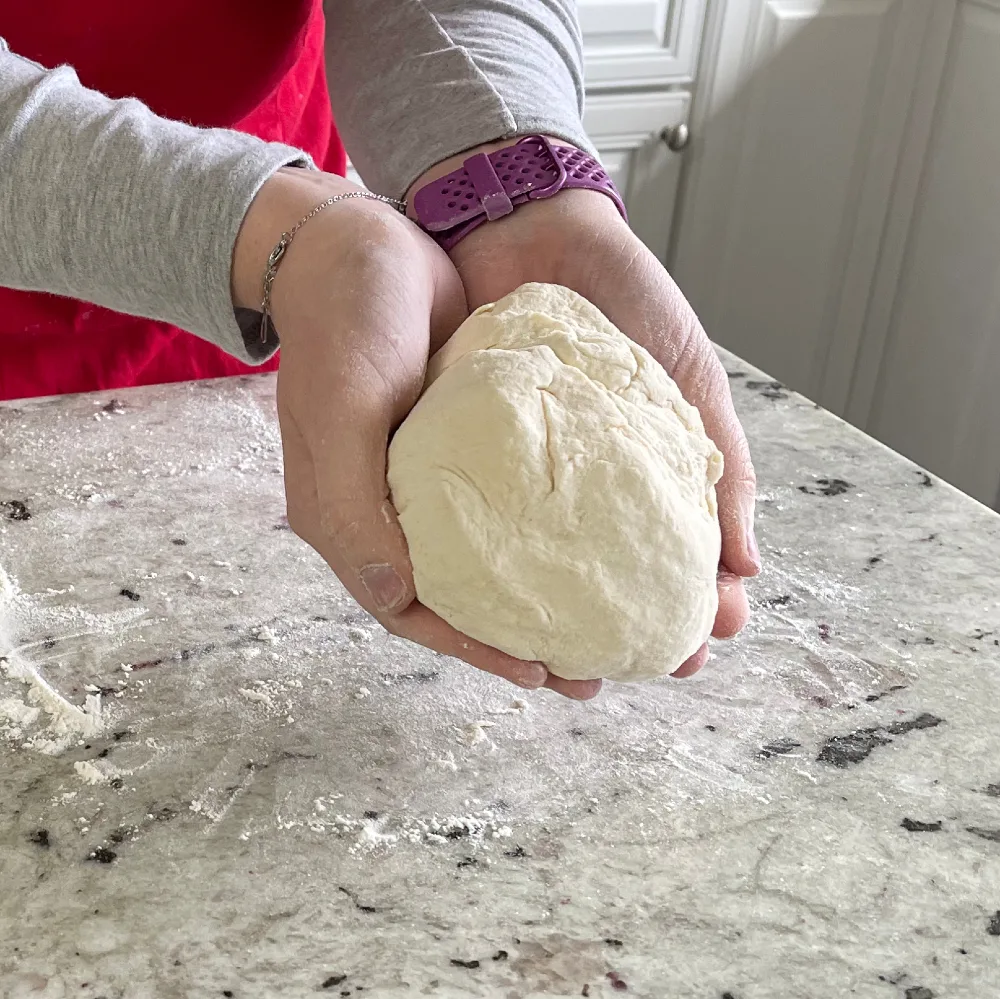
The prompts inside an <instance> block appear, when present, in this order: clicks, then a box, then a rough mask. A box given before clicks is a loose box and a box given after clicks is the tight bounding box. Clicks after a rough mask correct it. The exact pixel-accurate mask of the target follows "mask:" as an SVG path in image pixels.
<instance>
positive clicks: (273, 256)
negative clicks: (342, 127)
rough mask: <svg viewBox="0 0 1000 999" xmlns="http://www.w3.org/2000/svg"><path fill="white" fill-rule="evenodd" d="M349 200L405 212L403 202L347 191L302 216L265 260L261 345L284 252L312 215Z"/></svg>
mask: <svg viewBox="0 0 1000 999" xmlns="http://www.w3.org/2000/svg"><path fill="white" fill-rule="evenodd" d="M349 198H365V199H367V200H368V201H381V202H382V203H383V204H386V205H392V207H393V208H395V209H396V211H398V212H405V211H406V202H405V201H399V200H398V199H396V198H387V197H386V196H385V195H384V194H372V193H371V191H347V192H346V193H344V194H335V195H334V196H333V197H332V198H327V199H326V201H324V202H322V203H321V204H318V205H317V206H316V207H315V208H314V209H313V210H312V211H311V212H309V214H308V215H303V216H302V218H300V219H299V220H298V222H296V223H295V225H293V226H292V228H291V229H289V230H288V232H283V233H282V234H281V239H279V240H278V242H277V244H276V245H275V247H274V249H273V250H272V251H271V253H270V255H269V256H268V258H267V270H266V271H265V272H264V297H263V299H262V301H261V303H260V311H261V312H263V313H264V315H263V318H262V319H261V323H260V342H261V343H267V331H268V326H270V327H271V328H272V329H273V328H274V323H273V321H272V320H271V286H272V285H273V284H274V276H275V274H277V273H278V265H279V264H280V263H281V258H282V257H284V255H285V251H286V250H287V249H288V247H289V244H290V243H291V242H292V239H293V237H294V236H295V234H296V233H297V232H298V231H299V229H301V228H302V227H303V226H304V225H305V224H306V223H307V222H308V221H309V220H310V219H311V218H312V217H313V216H314V215H318V214H319V213H320V212H321V211H323V209H324V208H329V207H330V205H335V204H337V202H338V201H347V200H348V199H349Z"/></svg>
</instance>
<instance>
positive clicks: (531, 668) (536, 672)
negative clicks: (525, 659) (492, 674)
mask: <svg viewBox="0 0 1000 999" xmlns="http://www.w3.org/2000/svg"><path fill="white" fill-rule="evenodd" d="M548 678H549V671H548V670H547V669H546V668H545V667H544V666H543V665H542V664H541V663H525V664H524V665H523V666H522V667H521V668H520V670H519V671H518V674H517V676H515V677H514V682H515V683H516V684H517V685H518V686H519V687H524V689H525V690H537V689H538V688H539V687H541V686H542V685H543V684H544V683H545V681H546V680H547V679H548Z"/></svg>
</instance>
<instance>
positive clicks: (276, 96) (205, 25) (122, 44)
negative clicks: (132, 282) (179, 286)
mask: <svg viewBox="0 0 1000 999" xmlns="http://www.w3.org/2000/svg"><path fill="white" fill-rule="evenodd" d="M324 29H325V22H324V18H323V5H322V0H153V2H150V0H90V2H89V3H86V4H83V5H82V6H81V4H80V2H79V0H31V2H28V3H17V4H4V5H3V10H2V11H0V36H3V37H4V38H6V39H7V41H8V43H9V44H10V47H11V50H12V51H13V52H16V53H17V54H18V55H23V56H26V57H28V58H29V59H34V60H35V61H36V62H39V63H41V64H42V65H43V66H56V65H61V64H64V63H66V64H69V65H71V66H73V68H74V69H75V70H76V72H77V74H78V76H79V77H80V82H81V83H82V84H83V85H84V86H86V87H90V88H92V89H94V90H99V91H101V92H102V93H104V94H107V95H108V96H109V97H113V98H117V97H137V98H139V99H140V100H141V101H143V102H144V103H145V104H147V105H148V106H149V107H150V108H151V109H152V110H153V111H154V112H155V113H156V114H159V115H162V116H164V117H166V118H173V119H175V120H179V121H186V122H189V123H191V124H193V125H200V126H205V127H221V128H234V129H237V130H239V131H241V132H247V133H249V134H251V135H256V136H259V137H260V138H262V139H267V140H269V141H275V142H284V143H287V144H288V145H291V146H295V147H296V148H299V149H303V150H305V151H306V152H308V153H309V154H310V155H311V156H312V157H313V159H314V160H315V161H316V164H317V166H319V167H320V168H321V169H324V170H327V171H329V172H331V173H339V174H343V173H344V169H345V166H346V157H345V154H344V148H343V146H342V145H341V142H340V139H339V137H338V136H337V132H336V129H335V127H334V124H333V115H332V112H331V110H330V99H329V95H328V93H327V85H326V70H325V64H324V53H323V41H324ZM0 357H2V363H0V399H17V398H24V397H28V396H39V395H55V394H60V393H64V392H86V391H91V390H94V389H111V388H122V387H125V386H129V385H150V384H154V383H157V382H172V381H184V380H187V379H193V378H214V377H218V376H220V375H234V374H244V373H246V372H249V371H268V370H274V369H275V368H276V367H277V366H278V359H277V357H275V358H273V359H272V360H271V361H269V362H267V364H265V365H263V366H262V367H250V366H248V365H245V364H243V363H241V362H240V361H237V360H236V359H235V358H232V357H230V356H229V355H227V354H225V353H224V352H223V351H221V350H220V349H219V348H218V347H215V346H214V345H212V344H210V343H207V342H206V341H204V340H200V339H199V338H198V337H195V336H193V335H191V334H190V333H185V332H183V331H182V330H179V329H176V328H174V327H172V326H168V325H167V324H165V323H158V322H152V321H150V320H146V319H137V318H135V317H133V316H125V315H122V314H120V313H117V312H112V311H110V310H108V309H102V308H100V307H98V306H95V305H89V304H87V303H84V302H77V301H74V300H72V299H68V298H62V297H59V296H55V295H45V294H40V293H36V292H23V291H14V290H12V289H8V288H0Z"/></svg>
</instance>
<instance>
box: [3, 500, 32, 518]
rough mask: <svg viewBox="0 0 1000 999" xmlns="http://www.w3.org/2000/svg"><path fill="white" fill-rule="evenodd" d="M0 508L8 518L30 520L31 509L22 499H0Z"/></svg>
mask: <svg viewBox="0 0 1000 999" xmlns="http://www.w3.org/2000/svg"><path fill="white" fill-rule="evenodd" d="M0 510H2V511H4V516H5V517H6V518H7V519H8V520H31V511H30V510H29V509H28V507H27V504H25V503H24V502H23V501H22V500H6V501H3V500H0Z"/></svg>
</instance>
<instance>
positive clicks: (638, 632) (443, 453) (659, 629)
mask: <svg viewBox="0 0 1000 999" xmlns="http://www.w3.org/2000/svg"><path fill="white" fill-rule="evenodd" d="M721 474H722V455H721V454H719V452H718V451H717V450H716V448H715V446H714V445H713V444H712V442H711V441H710V440H709V439H708V437H707V436H706V435H705V431H704V428H703V427H702V423H701V418H700V417H699V415H698V411H697V410H696V409H695V408H694V407H693V406H690V405H688V403H686V402H685V401H684V400H683V398H682V397H681V393H680V390H679V389H678V388H677V386H676V385H675V384H674V382H673V381H672V380H671V379H670V377H669V376H668V375H667V373H666V372H665V371H664V370H663V368H662V367H661V366H660V365H659V364H658V363H657V362H656V361H655V360H654V359H653V357H652V356H651V355H650V354H649V353H647V352H646V350H644V349H643V348H642V347H640V346H639V345H638V344H635V343H633V342H632V341H631V340H629V339H628V337H626V336H625V335H624V334H623V333H621V332H619V330H617V329H616V328H615V327H614V326H613V325H612V324H611V323H610V322H609V321H608V320H607V319H606V318H605V317H604V315H603V314H602V313H601V312H600V311H599V310H598V309H597V308H596V307H595V306H593V305H592V304H591V303H590V302H588V301H587V300H586V299H584V298H582V297H581V296H580V295H578V294H576V293H575V292H573V291H570V290H569V289H568V288H563V287H561V286H559V285H546V284H526V285H523V286H522V287H520V288H518V289H517V291H515V292H513V293H512V294H510V295H508V296H507V297H506V298H503V299H501V300H500V301H499V302H497V303H495V304H493V305H484V306H483V307H482V308H480V309H477V310H476V311H475V312H474V313H473V314H472V315H471V316H470V317H469V318H468V319H467V320H466V321H465V322H464V323H463V324H462V326H461V327H460V328H459V330H458V331H457V332H456V333H455V335H454V336H453V337H452V338H451V340H449V341H448V343H447V344H446V345H445V346H444V347H443V348H442V349H441V350H440V351H439V352H438V353H437V354H436V355H435V356H434V357H433V358H432V359H431V363H430V366H429V370H428V379H427V385H426V387H425V390H424V394H423V395H422V396H421V398H420V400H419V401H418V402H417V404H416V406H415V407H414V408H413V410H412V412H411V413H410V415H409V416H408V417H407V418H406V420H405V421H404V422H403V424H402V426H400V428H399V429H398V430H397V431H396V434H395V436H394V438H393V440H392V444H391V446H390V448H389V466H388V477H389V486H390V488H391V490H392V501H393V503H394V505H395V507H396V510H397V511H398V513H399V520H400V523H401V524H402V527H403V532H404V533H405V535H406V540H407V542H408V544H409V549H410V558H411V560H412V562H413V575H414V581H415V583H416V590H417V596H418V598H419V599H420V602H421V603H423V604H424V605H426V606H427V607H429V608H430V609H431V610H433V611H434V612H435V613H437V614H439V615H440V616H441V617H442V618H444V619H445V620H446V621H447V622H448V623H449V624H451V625H452V626H453V627H455V628H457V629H458V630H459V631H461V632H464V633H465V634H467V635H469V636H471V637H472V638H475V639H477V640H478V641H481V642H485V643H487V644H488V645H492V646H494V647H495V648H498V649H501V650H502V651H504V652H507V653H509V654H510V655H512V656H517V657H518V658H520V659H529V660H539V661H541V662H543V663H545V665H546V666H547V667H548V668H549V669H550V670H551V671H552V672H553V673H555V674H556V675H558V676H562V677H566V678H568V679H591V678H596V677H607V678H610V679H614V680H642V679H650V678H653V677H657V676H662V675H664V674H666V673H671V672H673V671H674V670H675V669H677V668H678V667H679V666H680V665H681V663H683V662H684V660H685V659H687V658H688V657H689V656H691V655H693V654H694V653H695V652H696V651H697V650H698V648H699V647H700V646H701V644H702V642H704V641H705V639H706V638H707V637H708V635H709V632H710V631H711V628H712V622H713V619H714V618H715V612H716V607H717V599H718V598H717V593H716V571H717V568H718V564H719V548H720V534H719V524H718V517H717V514H716V505H715V483H716V482H717V481H718V479H719V476H720V475H721Z"/></svg>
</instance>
